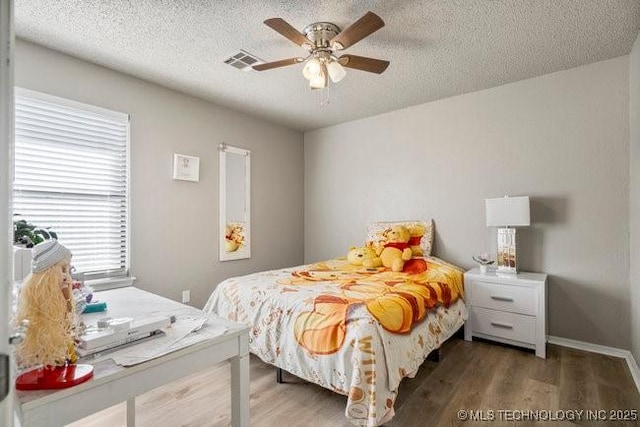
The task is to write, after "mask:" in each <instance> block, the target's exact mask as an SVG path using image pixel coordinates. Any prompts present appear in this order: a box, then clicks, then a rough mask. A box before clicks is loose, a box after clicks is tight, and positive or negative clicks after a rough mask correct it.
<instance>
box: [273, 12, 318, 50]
mask: <svg viewBox="0 0 640 427" xmlns="http://www.w3.org/2000/svg"><path fill="white" fill-rule="evenodd" d="M264 23H265V24H266V25H267V26H268V27H269V28H271V29H273V30H275V31H277V32H278V33H280V34H282V35H283V36H285V37H286V38H288V39H289V40H291V41H292V42H294V43H295V44H297V45H298V46H302V47H304V48H308V49H311V47H312V46H313V43H311V40H309V39H308V38H306V37H305V36H304V35H303V34H302V33H301V32H300V31H298V30H296V29H295V28H293V27H292V26H291V25H290V24H289V23H288V22H287V21H285V20H284V19H282V18H270V19H267V20H266V21H264Z"/></svg>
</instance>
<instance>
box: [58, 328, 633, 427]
mask: <svg viewBox="0 0 640 427" xmlns="http://www.w3.org/2000/svg"><path fill="white" fill-rule="evenodd" d="M547 353H548V354H547V359H546V360H543V359H540V358H537V357H535V356H534V355H533V354H532V353H529V352H526V351H522V350H518V349H514V348H511V347H504V346H499V345H496V344H490V343H486V342H478V341H474V342H473V343H469V342H465V341H463V340H461V339H458V338H455V337H454V338H452V339H451V340H449V342H447V343H445V345H444V346H443V348H442V358H441V361H440V363H435V362H431V361H426V362H425V363H424V364H423V365H422V367H421V368H420V370H419V372H418V374H417V376H416V378H414V379H405V380H404V381H403V382H402V384H401V386H400V392H399V397H398V400H397V401H396V405H395V409H396V415H395V417H394V418H393V419H392V420H391V421H390V422H389V423H387V424H385V425H386V426H389V427H399V426H403V427H404V426H420V427H427V426H455V425H467V426H479V425H486V426H500V425H508V426H521V425H553V426H554V427H555V426H558V427H559V426H572V425H585V426H586V425H594V426H604V425H615V426H618V425H620V426H622V425H626V426H639V425H640V423H639V422H637V421H636V422H626V423H621V422H593V421H590V422H587V421H585V420H582V421H580V422H568V421H556V422H546V423H545V422H531V421H529V422H522V421H521V422H513V421H506V420H504V421H493V422H479V421H475V422H472V421H466V422H463V421H460V420H458V419H457V412H458V410H460V409H466V410H488V409H493V410H496V411H497V410H499V409H508V410H519V409H541V410H557V409H585V410H587V409H607V410H609V409H637V410H640V394H639V393H638V391H637V390H636V388H635V385H634V383H633V379H632V377H631V374H630V372H629V370H628V368H627V364H626V362H625V361H624V360H623V359H619V358H616V357H610V356H603V355H598V354H593V353H587V352H583V351H579V350H573V349H569V348H564V347H559V346H554V345H549V346H548V347H547ZM250 377H251V425H252V426H267V427H271V426H278V427H279V426H317V427H325V426H326V427H342V426H345V427H346V426H350V425H351V424H350V423H349V422H348V421H347V420H346V418H345V417H344V407H345V402H346V397H343V396H340V395H338V394H335V393H332V392H330V391H328V390H325V389H323V388H321V387H319V386H316V385H313V384H309V383H306V382H304V381H302V380H300V379H298V378H296V377H294V376H292V375H289V374H286V373H285V381H286V382H287V383H286V384H276V382H275V377H276V371H275V368H273V367H272V366H269V365H267V364H265V363H263V362H262V361H260V360H259V359H258V358H256V357H254V356H252V357H251V373H250ZM136 403H137V404H136V410H137V418H136V425H138V426H142V427H146V426H150V427H178V426H198V427H200V426H203V427H204V426H207V427H209V426H211V427H218V426H227V425H229V420H230V397H229V368H228V364H222V365H219V366H218V367H215V368H213V369H211V370H208V371H205V372H203V373H201V374H198V375H194V376H191V377H188V378H185V379H183V380H180V381H178V382H175V383H172V384H170V385H168V386H164V387H161V388H158V389H156V390H153V391H151V392H149V393H146V394H144V395H142V396H140V397H138V398H137V402H136ZM125 416H126V415H125V405H124V404H120V405H117V406H114V407H111V408H109V409H106V410H104V411H102V412H99V413H97V414H94V415H93V416H91V417H88V418H85V419H83V420H80V421H78V422H76V423H73V424H71V425H70V426H73V427H115V426H124V425H125Z"/></svg>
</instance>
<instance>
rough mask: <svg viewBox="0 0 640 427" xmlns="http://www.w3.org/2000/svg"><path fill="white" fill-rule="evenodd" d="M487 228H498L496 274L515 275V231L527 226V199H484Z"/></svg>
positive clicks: (528, 219) (529, 220) (526, 197)
mask: <svg viewBox="0 0 640 427" xmlns="http://www.w3.org/2000/svg"><path fill="white" fill-rule="evenodd" d="M485 209H486V215H487V227H500V228H498V256H497V259H496V264H497V266H498V271H497V272H498V273H504V274H517V272H518V267H517V262H516V260H517V255H516V229H515V228H511V227H523V226H529V225H530V223H531V219H530V214H529V197H528V196H524V197H508V196H505V197H501V198H496V199H486V200H485Z"/></svg>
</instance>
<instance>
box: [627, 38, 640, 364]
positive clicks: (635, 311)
mask: <svg viewBox="0 0 640 427" xmlns="http://www.w3.org/2000/svg"><path fill="white" fill-rule="evenodd" d="M629 140H630V151H631V155H630V156H629V158H630V159H631V161H630V164H629V170H630V178H631V180H630V182H631V184H630V188H629V194H630V196H629V197H630V207H631V211H630V215H629V217H630V228H631V245H630V254H629V258H630V264H631V269H630V282H631V352H632V353H633V357H634V358H635V359H636V363H638V364H640V34H639V35H638V38H636V42H635V43H634V45H633V50H632V51H631V55H630V60H629Z"/></svg>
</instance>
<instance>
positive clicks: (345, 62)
mask: <svg viewBox="0 0 640 427" xmlns="http://www.w3.org/2000/svg"><path fill="white" fill-rule="evenodd" d="M264 23H265V24H266V25H267V26H268V27H270V28H272V29H273V30H275V31H277V32H278V33H280V34H282V35H283V36H285V37H286V38H288V39H289V40H291V41H292V42H294V43H295V44H297V45H298V46H300V47H302V48H304V49H307V50H308V51H309V55H308V56H307V57H306V58H302V57H295V58H288V59H281V60H279V61H274V62H267V63H264V64H258V65H254V66H253V69H254V70H256V71H265V70H271V69H273V68H280V67H286V66H288V65H295V64H299V63H302V62H305V61H306V64H305V65H304V68H303V70H302V74H303V75H304V77H305V78H306V79H307V80H309V86H310V87H311V89H323V88H325V87H327V84H328V79H329V78H330V79H331V81H332V82H334V83H337V82H339V81H340V80H342V79H343V78H344V76H345V75H346V71H345V69H344V67H347V68H353V69H356V70H362V71H368V72H370V73H377V74H380V73H382V72H384V70H386V69H387V67H388V66H389V61H384V60H381V59H374V58H367V57H365V56H358V55H342V56H336V52H338V51H341V50H344V49H347V48H349V47H351V46H353V45H354V44H356V43H357V42H359V41H360V40H362V39H364V38H365V37H367V36H369V35H371V34H373V33H374V32H376V31H378V30H379V29H380V28H382V27H384V21H383V20H382V18H380V17H379V16H378V15H376V14H375V13H373V12H367V13H366V14H365V15H364V16H363V17H362V18H360V19H358V20H357V21H356V22H354V23H353V24H351V26H349V27H348V28H346V29H345V30H342V31H340V28H339V27H338V26H337V25H335V24H332V23H331V22H314V23H313V24H310V25H307V26H306V27H305V28H304V29H303V30H302V33H301V32H299V31H298V30H296V29H295V28H293V27H292V26H291V25H290V24H289V23H287V22H286V21H285V20H284V19H282V18H271V19H267V20H266V21H264Z"/></svg>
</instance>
